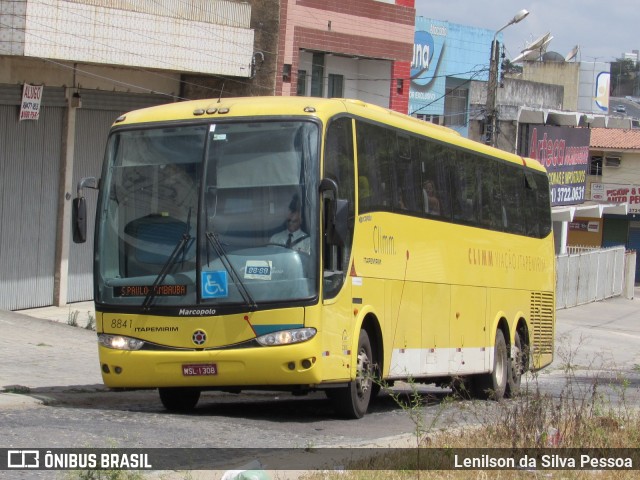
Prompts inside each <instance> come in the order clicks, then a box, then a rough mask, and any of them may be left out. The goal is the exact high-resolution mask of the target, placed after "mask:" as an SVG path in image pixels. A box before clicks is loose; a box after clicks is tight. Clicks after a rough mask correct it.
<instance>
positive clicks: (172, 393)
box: [158, 388, 200, 412]
mask: <svg viewBox="0 0 640 480" xmlns="http://www.w3.org/2000/svg"><path fill="white" fill-rule="evenodd" d="M158 393H159V394H160V401H161V402H162V405H164V408H166V409H167V410H169V411H172V412H188V411H190V410H193V409H194V408H195V406H196V405H197V404H198V400H200V390H198V389H197V388H159V389H158Z"/></svg>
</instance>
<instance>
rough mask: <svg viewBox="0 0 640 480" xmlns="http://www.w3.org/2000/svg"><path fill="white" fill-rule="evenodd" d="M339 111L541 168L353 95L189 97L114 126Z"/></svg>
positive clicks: (322, 116) (129, 115)
mask: <svg viewBox="0 0 640 480" xmlns="http://www.w3.org/2000/svg"><path fill="white" fill-rule="evenodd" d="M339 113H350V114H352V115H354V116H356V117H361V118H366V119H369V120H372V121H375V122H380V123H384V124H387V125H390V126H393V127H397V128H399V129H402V130H406V131H408V132H415V133H418V134H421V135H425V136H428V137H431V138H434V139H436V140H439V141H442V142H445V143H450V144H454V145H458V146H460V147H462V148H466V149H468V150H473V151H476V152H478V153H483V154H486V155H489V156H493V157H498V158H501V159H503V160H507V161H511V162H515V163H520V164H524V165H527V166H529V167H532V168H533V169H535V170H544V168H543V167H542V166H541V165H540V163H538V162H537V161H536V160H534V159H531V158H526V159H525V158H523V157H520V156H518V155H515V154H512V153H509V152H505V151H503V150H499V149H496V148H493V147H490V146H488V145H485V144H483V143H480V142H476V141H473V140H470V139H468V138H465V137H462V136H461V135H460V134H459V133H458V132H456V131H455V130H452V129H450V128H447V127H443V126H440V125H436V124H433V123H430V122H426V121H424V120H419V119H417V118H415V117H411V116H409V115H405V114H402V113H399V112H396V111H394V110H390V109H388V108H384V107H380V106H378V105H374V104H371V103H367V102H363V101H361V100H355V99H343V98H320V97H298V96H291V97H278V96H269V97H233V98H221V99H216V98H209V99H202V100H189V101H184V102H174V103H169V104H164V105H158V106H155V107H148V108H143V109H140V110H134V111H131V112H128V113H126V114H124V115H122V116H120V117H118V119H117V120H116V121H115V123H114V126H120V125H132V124H139V123H154V122H170V121H180V120H197V119H211V120H213V119H222V118H229V117H236V118H241V117H262V116H264V117H273V116H280V115H290V116H293V115H295V116H308V117H314V118H319V119H321V120H323V121H326V120H327V119H329V118H330V117H332V116H334V115H336V114H339Z"/></svg>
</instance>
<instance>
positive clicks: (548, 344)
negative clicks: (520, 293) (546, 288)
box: [531, 292, 554, 354]
mask: <svg viewBox="0 0 640 480" xmlns="http://www.w3.org/2000/svg"><path fill="white" fill-rule="evenodd" d="M553 318H554V302H553V293H547V292H532V293H531V325H532V326H533V348H534V352H535V353H537V354H545V353H551V354H552V353H553Z"/></svg>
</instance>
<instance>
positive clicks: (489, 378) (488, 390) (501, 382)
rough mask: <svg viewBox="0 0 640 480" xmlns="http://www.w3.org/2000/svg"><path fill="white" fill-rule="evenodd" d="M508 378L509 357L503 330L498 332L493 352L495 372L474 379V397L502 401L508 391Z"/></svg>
mask: <svg viewBox="0 0 640 480" xmlns="http://www.w3.org/2000/svg"><path fill="white" fill-rule="evenodd" d="M508 376H509V355H508V353H507V342H505V340H504V334H503V333H502V330H498V331H497V332H496V343H495V346H494V350H493V371H492V372H491V373H486V374H482V375H477V376H475V377H474V378H473V383H472V386H473V387H472V388H473V393H474V396H475V397H476V398H481V399H484V400H488V399H491V400H501V399H502V398H503V397H504V393H505V391H506V389H507V378H508Z"/></svg>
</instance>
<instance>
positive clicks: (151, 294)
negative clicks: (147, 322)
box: [142, 208, 194, 310]
mask: <svg viewBox="0 0 640 480" xmlns="http://www.w3.org/2000/svg"><path fill="white" fill-rule="evenodd" d="M190 229H191V208H189V215H188V217H187V226H186V229H185V232H184V233H183V234H182V237H180V240H178V243H177V244H176V246H175V247H174V249H173V251H172V252H171V255H169V258H167V261H166V262H164V265H162V269H161V270H160V273H159V274H158V276H157V277H156V279H155V280H154V282H153V285H151V289H150V290H149V291H148V292H147V295H146V296H145V297H144V301H143V302H142V309H143V310H149V308H150V307H151V304H152V303H153V300H154V298H156V294H157V293H156V292H157V291H158V286H159V285H160V284H162V282H164V279H165V278H167V275H168V274H169V270H170V269H171V267H172V266H173V264H174V263H176V260H177V259H178V257H179V256H180V250H182V261H183V262H184V260H185V256H186V254H187V250H189V247H191V244H192V243H193V240H194V239H193V238H192V237H191V235H190V234H189V230H190Z"/></svg>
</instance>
